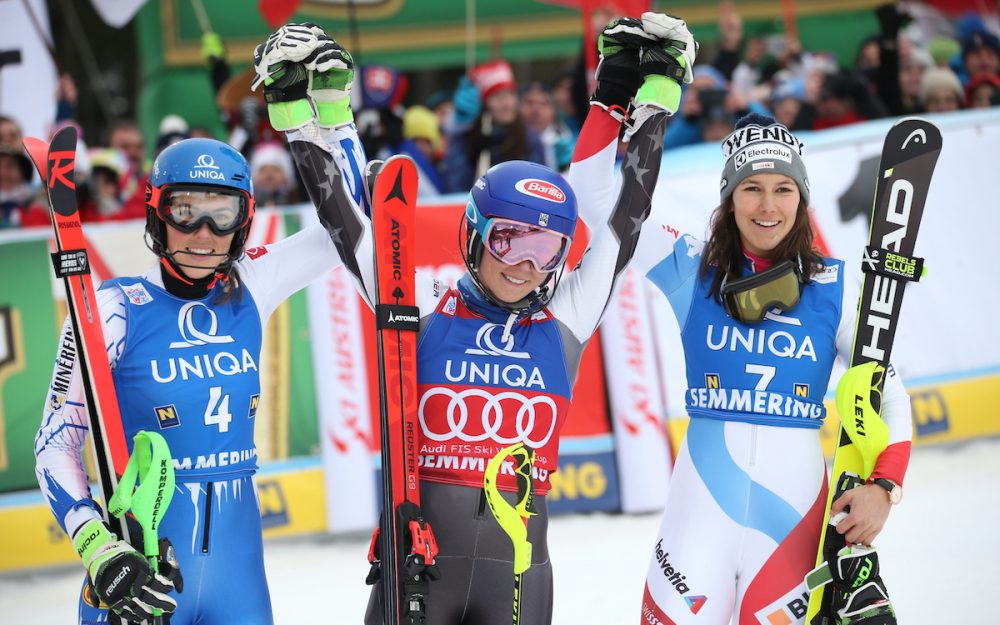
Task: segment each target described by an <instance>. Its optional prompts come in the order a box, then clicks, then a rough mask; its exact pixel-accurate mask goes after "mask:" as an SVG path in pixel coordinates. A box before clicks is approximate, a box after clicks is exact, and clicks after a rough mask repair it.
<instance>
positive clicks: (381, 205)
mask: <svg viewBox="0 0 1000 625" xmlns="http://www.w3.org/2000/svg"><path fill="white" fill-rule="evenodd" d="M416 199H417V168H416V165H414V163H413V161H412V160H411V159H410V158H409V157H406V156H394V157H392V158H390V159H389V160H387V161H386V162H385V164H384V165H383V166H382V168H381V169H380V170H379V171H378V174H377V177H376V179H375V185H374V189H373V191H372V225H373V228H374V236H375V272H376V283H377V290H378V301H377V303H376V305H375V323H376V329H377V332H378V362H379V394H380V399H381V402H380V403H381V406H380V411H379V412H380V425H381V441H382V515H381V517H380V518H381V520H380V526H379V530H378V531H377V533H376V539H375V540H373V543H372V545H373V547H372V550H371V552H370V553H369V559H371V560H373V564H377V565H378V571H379V575H380V577H381V580H382V602H383V606H382V607H383V614H384V615H385V616H384V618H385V623H386V624H387V625H403V624H405V625H421V624H423V623H424V622H425V610H426V605H427V603H426V602H427V590H428V582H429V581H430V580H431V579H436V578H437V568H436V567H435V565H434V558H435V557H436V556H437V543H436V542H435V540H434V534H433V532H432V531H431V528H430V526H429V525H428V524H427V522H426V521H424V519H423V517H422V515H421V512H420V480H419V474H418V473H419V471H418V468H417V459H418V453H419V436H420V434H419V432H420V430H419V428H420V426H419V423H418V420H417V332H418V330H419V329H420V310H419V309H418V308H417V306H416V297H415V293H414V286H415V277H414V268H415V249H414V248H415V245H416V238H415V236H414V233H415V230H416V212H415V208H416ZM376 551H377V552H378V553H376ZM370 577H371V576H370Z"/></svg>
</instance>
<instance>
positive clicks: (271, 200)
mask: <svg viewBox="0 0 1000 625" xmlns="http://www.w3.org/2000/svg"><path fill="white" fill-rule="evenodd" d="M250 178H251V180H253V191H254V201H255V202H256V203H257V206H258V207H268V206H281V205H283V204H292V203H294V202H297V201H298V194H297V193H296V178H295V170H294V169H293V166H292V156H291V155H290V154H289V153H288V150H287V149H286V148H285V146H284V144H282V143H280V142H278V141H265V142H263V143H259V144H257V145H256V146H255V147H254V149H253V154H251V156H250Z"/></svg>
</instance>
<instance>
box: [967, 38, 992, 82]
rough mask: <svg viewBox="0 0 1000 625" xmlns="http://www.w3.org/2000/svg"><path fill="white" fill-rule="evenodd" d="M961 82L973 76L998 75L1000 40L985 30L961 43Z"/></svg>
mask: <svg viewBox="0 0 1000 625" xmlns="http://www.w3.org/2000/svg"><path fill="white" fill-rule="evenodd" d="M962 69H963V70H964V72H965V77H964V80H963V82H965V83H968V81H969V80H971V79H972V78H973V77H975V76H980V75H993V76H998V75H1000V39H998V38H997V36H996V35H994V34H993V33H990V32H987V31H985V30H981V31H975V32H973V33H972V34H970V35H969V36H968V37H967V38H966V39H965V40H964V41H963V42H962Z"/></svg>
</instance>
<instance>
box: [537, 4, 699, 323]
mask: <svg viewBox="0 0 1000 625" xmlns="http://www.w3.org/2000/svg"><path fill="white" fill-rule="evenodd" d="M638 25H639V23H638V22H637V21H636V20H631V22H628V21H618V22H612V23H611V24H610V25H609V26H608V28H606V29H605V30H604V32H602V34H601V40H600V45H601V53H602V61H601V66H600V67H599V68H598V74H597V78H598V88H597V90H596V91H595V98H594V103H593V106H592V107H591V112H590V114H589V115H588V116H587V120H586V122H585V124H584V128H583V131H582V132H581V136H580V139H579V141H578V144H577V150H576V152H575V153H574V158H573V165H572V166H571V167H570V172H569V182H570V184H571V185H572V186H573V188H574V190H575V191H576V194H577V196H578V197H579V198H580V204H581V213H582V214H583V215H584V216H585V217H584V218H585V220H586V219H589V220H590V222H591V223H590V224H589V225H590V226H591V232H592V239H591V245H590V247H589V248H588V250H587V252H586V254H585V256H584V260H583V262H582V263H581V265H580V266H579V267H578V268H577V269H576V271H574V272H573V273H572V274H570V275H569V276H568V277H567V278H566V281H565V284H564V285H563V286H560V288H559V290H558V291H557V292H556V296H555V298H554V300H553V302H552V304H551V305H550V309H551V310H552V312H553V314H554V315H555V316H556V317H557V318H558V319H560V321H562V322H563V324H564V325H565V326H566V327H568V328H569V330H570V331H571V332H572V333H573V335H574V336H575V337H576V339H577V340H579V341H581V342H585V341H586V340H587V339H589V338H590V336H591V334H593V332H594V330H595V329H596V328H597V325H598V323H600V320H601V318H602V317H603V315H604V311H605V309H606V308H607V304H608V302H609V301H610V299H611V295H612V293H613V292H614V288H615V284H616V282H617V279H618V277H619V276H620V275H621V273H622V272H623V271H624V270H625V268H626V266H628V263H629V261H630V260H631V259H632V255H633V253H634V252H635V249H636V244H637V243H638V240H639V234H640V232H641V230H642V224H643V222H644V221H645V220H646V218H647V217H648V216H649V211H650V208H651V205H652V195H653V190H654V189H655V188H656V180H657V177H658V176H659V171H660V162H661V160H662V153H663V134H664V129H665V127H666V122H667V118H668V117H669V116H670V115H672V114H673V113H674V112H676V111H677V106H678V104H679V101H680V92H681V89H680V83H681V81H686V82H690V70H689V69H687V68H689V67H690V66H691V65H692V64H693V63H694V57H695V54H696V52H697V44H696V43H695V41H694V38H693V37H692V36H691V33H690V32H689V31H688V29H687V25H686V24H685V23H684V21H683V20H680V19H677V18H674V17H670V16H667V15H662V14H654V13H646V14H644V15H643V21H642V22H641V29H640V30H641V33H642V34H639V33H637V32H635V30H634V29H635V28H637V27H638ZM622 33H624V34H622ZM626 37H627V38H626ZM623 42H626V43H623ZM627 42H634V43H627ZM637 44H638V45H637ZM630 62H634V63H635V68H636V70H635V75H641V76H642V81H643V82H642V86H641V87H640V88H639V90H638V93H636V96H635V112H634V115H633V120H634V122H633V125H632V127H631V128H630V129H629V135H631V140H630V141H629V147H628V151H627V153H626V156H625V161H624V163H623V164H622V170H621V171H622V184H621V189H620V191H619V193H618V195H617V200H614V201H613V205H612V198H614V190H613V188H614V187H613V184H612V178H613V164H614V155H615V148H616V146H617V138H618V131H619V129H620V124H621V120H622V119H623V116H622V112H623V111H624V107H623V96H624V97H626V98H627V97H628V96H626V95H625V93H626V92H625V89H627V88H628V86H629V84H628V82H627V80H626V81H623V80H620V78H621V77H622V76H623V75H624V76H627V75H628V71H629V65H628V64H629V63H630ZM613 70H615V71H614V73H609V72H612V71H613ZM627 102H628V101H627V99H626V100H624V104H625V105H627ZM602 205H603V206H605V207H610V213H607V212H605V214H606V215H607V217H605V218H604V219H601V217H600V216H599V215H600V214H601V212H602V211H601V207H602ZM604 210H605V211H606V210H607V209H606V208H605V209H604Z"/></svg>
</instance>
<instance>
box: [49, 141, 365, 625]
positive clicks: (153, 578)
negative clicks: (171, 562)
mask: <svg viewBox="0 0 1000 625" xmlns="http://www.w3.org/2000/svg"><path fill="white" fill-rule="evenodd" d="M340 139H342V140H341V141H338V142H337V144H336V148H335V149H336V151H337V154H338V162H348V161H351V160H353V161H354V162H361V161H363V160H364V156H363V154H362V151H361V146H360V144H359V143H358V142H357V138H356V135H355V134H353V133H347V134H344V136H343V137H341V138H340ZM353 169H354V170H356V169H357V168H356V167H355V168H353ZM351 171H352V168H350V167H345V168H344V172H343V173H342V176H344V178H345V179H348V180H350V181H351V184H352V185H354V187H355V188H356V189H360V186H359V181H358V180H356V179H354V178H351V175H352V174H351ZM148 192H149V193H148V195H147V197H148V207H147V212H148V218H147V224H146V236H147V238H148V242H149V244H150V247H151V249H152V250H153V252H154V253H155V254H156V255H157V256H158V257H159V262H158V263H157V264H156V265H155V266H153V267H151V268H150V269H149V270H148V271H147V272H145V273H144V274H142V275H138V276H133V277H120V278H115V279H114V280H109V281H107V282H105V283H104V284H103V285H101V287H100V289H99V290H98V292H97V300H98V301H97V304H98V307H99V311H100V315H101V319H102V321H103V330H104V338H105V341H106V344H107V357H108V359H109V361H110V364H111V371H112V378H113V381H114V384H115V389H116V391H117V396H118V404H119V408H120V412H121V417H122V422H123V423H122V425H123V428H124V432H125V436H126V439H127V441H128V444H129V447H130V450H129V451H130V452H131V445H132V438H133V437H134V435H135V434H136V432H138V431H139V430H147V431H153V432H158V433H160V434H162V435H163V437H164V438H165V439H166V441H167V443H168V445H169V447H170V452H171V455H172V457H173V461H174V467H175V469H176V480H177V482H176V490H175V492H174V496H173V499H172V502H171V503H170V505H169V508H168V509H167V512H166V513H165V515H164V516H163V519H162V522H161V524H160V527H159V534H160V536H161V537H165V538H167V539H169V541H170V542H171V543H172V545H173V551H174V552H175V553H176V561H177V562H179V569H180V571H181V572H182V574H183V581H184V583H183V592H182V594H181V595H179V596H175V595H174V594H173V593H172V592H171V591H173V590H174V589H175V586H176V590H178V591H180V590H182V585H181V583H180V581H179V580H180V577H179V576H178V575H177V571H176V566H167V565H164V566H161V570H160V571H153V570H152V568H151V567H150V566H149V565H148V564H146V562H145V559H144V558H143V557H142V556H141V554H140V553H139V552H138V551H137V549H138V550H139V551H141V546H140V545H129V544H127V543H125V542H124V541H123V540H121V537H118V536H115V535H114V534H112V533H111V532H109V530H108V529H107V527H106V526H105V525H104V524H103V522H102V515H101V512H100V509H99V507H98V503H97V502H95V500H94V498H93V497H92V495H91V492H90V488H89V486H88V483H87V474H86V471H85V470H84V466H83V461H82V458H81V455H82V453H83V448H84V441H85V439H86V438H87V432H88V421H87V414H86V411H87V407H86V406H85V404H84V392H83V388H82V384H83V382H82V379H81V375H80V362H79V359H80V357H81V356H80V355H79V354H77V353H76V347H75V343H74V338H73V328H72V326H71V324H70V322H69V320H67V321H66V323H65V325H64V327H63V331H62V336H61V338H60V343H59V351H58V354H57V356H56V360H55V367H54V372H53V375H52V382H51V384H50V387H49V390H48V401H47V402H46V407H45V409H44V411H43V414H42V423H41V428H40V429H39V431H38V435H37V437H36V439H35V455H36V463H37V469H36V471H37V475H38V481H39V484H40V486H41V488H42V492H43V493H44V494H45V496H46V499H47V501H48V503H49V506H50V507H51V509H52V513H53V515H54V516H55V518H56V520H57V521H58V523H59V525H60V527H62V528H63V530H64V531H65V532H66V533H67V535H69V536H70V537H71V538H72V539H73V543H74V546H75V547H76V548H77V551H78V553H79V554H80V556H81V558H82V559H83V562H84V565H85V567H86V568H87V571H88V581H87V583H86V584H85V587H84V592H83V595H82V597H81V599H80V608H79V619H80V623H81V624H90V623H108V622H109V621H110V622H117V621H118V620H119V619H122V620H127V621H129V622H139V621H140V620H145V621H146V622H149V621H150V616H149V615H150V613H151V610H152V609H153V608H159V609H162V610H164V611H166V612H167V613H168V616H169V619H170V620H169V622H170V623H171V624H172V625H194V624H195V623H198V624H201V625H225V624H229V623H241V624H243V625H270V624H271V623H272V622H273V619H272V615H271V600H270V596H269V594H268V587H267V580H266V577H265V574H264V561H263V547H262V541H261V520H260V510H259V505H258V501H257V493H256V487H255V484H254V477H253V476H254V473H255V472H256V470H257V450H256V446H255V444H254V424H255V423H256V421H257V418H256V417H257V408H258V405H259V401H260V392H261V389H260V355H261V341H262V334H263V330H264V327H265V325H266V324H267V320H268V318H269V317H270V315H271V313H272V312H274V310H275V309H276V308H277V307H278V306H279V305H280V304H281V303H282V302H283V301H284V300H285V299H286V298H288V297H289V296H290V295H291V294H292V293H294V292H296V291H298V290H299V289H301V288H302V287H304V286H306V285H307V284H309V283H310V282H312V281H313V280H315V279H317V278H319V277H320V276H322V275H324V274H325V273H326V272H328V271H329V270H330V269H331V268H333V267H335V266H336V265H338V264H339V257H338V255H337V252H336V250H335V248H334V245H333V242H332V241H331V239H330V237H329V235H328V234H327V232H326V230H325V229H324V228H323V227H322V226H320V225H318V224H317V225H316V226H313V227H310V228H306V229H304V230H302V231H301V232H299V233H297V234H295V235H292V236H291V237H289V238H287V239H285V240H283V241H279V242H277V243H274V244H272V245H265V246H263V247H255V248H252V249H245V242H246V238H247V235H248V233H249V231H250V224H251V221H252V219H253V213H254V198H253V189H252V185H251V183H250V168H249V167H248V165H247V162H246V160H245V159H244V158H243V156H242V155H241V154H240V153H239V152H238V151H236V150H234V149H233V148H231V147H230V146H228V145H225V144H224V143H221V142H219V141H215V140H212V139H188V140H185V141H181V142H179V143H176V144H174V145H172V146H170V147H168V148H167V149H165V150H164V151H163V152H162V153H161V154H160V155H159V156H158V157H157V159H156V161H155V162H154V164H153V170H152V173H151V175H150V180H149V189H148ZM175 564H176V563H175ZM160 573H162V575H161V574H160ZM109 606H110V607H111V611H110V613H109V609H108V607H109ZM170 612H173V613H172V614H169V613H170Z"/></svg>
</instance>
